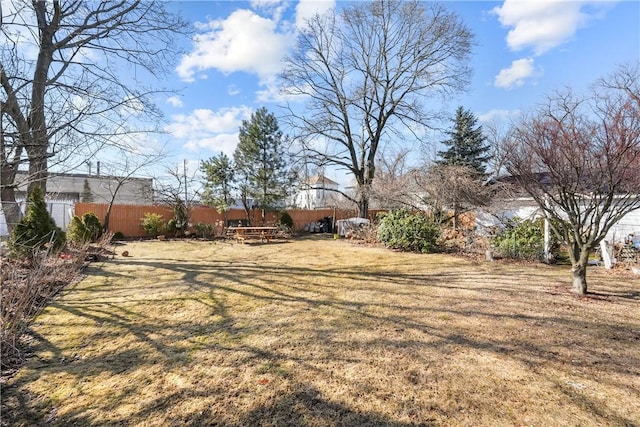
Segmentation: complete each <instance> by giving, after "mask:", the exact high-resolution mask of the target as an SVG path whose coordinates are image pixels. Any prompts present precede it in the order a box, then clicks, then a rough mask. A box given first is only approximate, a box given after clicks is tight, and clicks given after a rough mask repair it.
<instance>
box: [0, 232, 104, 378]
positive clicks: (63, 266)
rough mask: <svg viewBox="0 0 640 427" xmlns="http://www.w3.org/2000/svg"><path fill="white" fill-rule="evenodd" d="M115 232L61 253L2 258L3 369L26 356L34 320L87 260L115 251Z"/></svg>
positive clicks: (0, 331)
mask: <svg viewBox="0 0 640 427" xmlns="http://www.w3.org/2000/svg"><path fill="white" fill-rule="evenodd" d="M112 237H113V233H111V232H109V233H105V234H103V235H102V236H101V237H100V238H99V239H98V241H97V242H96V243H94V244H92V245H89V244H88V243H86V244H85V245H83V246H75V247H73V248H70V251H67V252H64V253H60V254H58V253H57V252H52V251H50V250H47V251H36V252H34V255H33V256H29V257H26V258H24V259H11V258H2V259H0V266H1V267H2V268H1V269H0V270H1V273H0V302H1V304H0V306H1V308H0V334H1V337H0V338H1V340H2V341H1V343H2V356H1V357H2V359H1V360H2V364H1V365H2V371H3V372H4V371H7V370H10V369H12V368H14V367H16V366H18V365H19V364H20V363H21V361H22V359H23V357H24V354H23V351H22V350H21V349H22V348H23V342H22V340H23V338H24V336H25V333H26V332H27V330H28V328H29V326H30V325H31V323H32V322H33V319H34V318H35V317H36V316H37V315H38V314H39V313H40V312H41V311H42V309H43V308H44V307H46V306H47V304H48V303H49V301H51V299H52V298H53V297H54V296H55V295H56V294H57V293H58V292H59V291H60V290H61V289H62V288H64V287H65V286H66V285H67V284H68V283H70V282H71V281H73V280H74V279H75V278H76V277H77V275H78V273H79V271H80V270H81V267H82V265H83V264H84V262H85V260H87V259H88V260H93V259H98V258H100V257H102V256H105V255H107V254H108V253H111V251H109V250H108V245H109V244H110V242H111V238H112Z"/></svg>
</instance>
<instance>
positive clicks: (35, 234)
mask: <svg viewBox="0 0 640 427" xmlns="http://www.w3.org/2000/svg"><path fill="white" fill-rule="evenodd" d="M66 240H67V238H66V234H65V233H64V231H62V230H61V229H60V227H58V226H56V223H55V221H54V220H53V218H52V217H51V215H50V214H49V211H48V210H47V205H46V203H45V202H44V194H43V193H42V189H41V188H40V187H35V188H34V189H33V191H32V192H31V194H30V195H29V205H28V209H27V214H26V215H25V216H24V217H23V218H22V220H21V221H20V222H19V223H18V224H17V225H16V227H15V228H14V230H13V233H12V235H11V239H10V240H9V247H10V248H11V250H12V252H13V253H14V254H16V255H18V256H26V257H30V256H31V255H33V253H34V251H35V250H38V249H42V248H43V247H48V248H50V249H52V250H54V251H58V250H61V249H62V248H63V247H64V245H65V243H66Z"/></svg>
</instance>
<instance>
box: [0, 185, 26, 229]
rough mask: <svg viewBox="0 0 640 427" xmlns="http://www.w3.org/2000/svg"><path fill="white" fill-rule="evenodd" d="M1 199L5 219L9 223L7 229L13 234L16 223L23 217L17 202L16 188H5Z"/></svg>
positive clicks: (0, 203)
mask: <svg viewBox="0 0 640 427" xmlns="http://www.w3.org/2000/svg"><path fill="white" fill-rule="evenodd" d="M0 199H1V202H0V205H1V207H2V213H3V214H4V219H5V221H6V223H7V229H8V230H9V234H11V233H13V229H14V228H15V226H16V224H17V223H19V222H20V219H22V211H20V206H19V205H18V202H16V197H15V190H14V189H13V188H3V189H2V197H1V198H0Z"/></svg>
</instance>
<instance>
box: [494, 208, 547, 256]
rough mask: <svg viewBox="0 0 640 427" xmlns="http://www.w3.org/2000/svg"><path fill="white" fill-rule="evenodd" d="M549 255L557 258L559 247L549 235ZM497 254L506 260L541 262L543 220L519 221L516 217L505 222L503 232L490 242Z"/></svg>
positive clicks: (542, 252)
mask: <svg viewBox="0 0 640 427" xmlns="http://www.w3.org/2000/svg"><path fill="white" fill-rule="evenodd" d="M551 239H552V240H551V253H552V255H553V256H557V254H558V251H559V248H560V245H559V243H558V242H557V240H556V239H555V238H554V237H553V235H551ZM491 244H492V245H493V247H494V248H495V249H496V250H497V252H498V253H499V254H500V255H502V256H504V257H507V258H513V259H524V260H543V258H544V219H543V218H539V219H537V220H535V221H532V220H529V219H527V220H521V219H520V218H518V217H514V218H512V219H509V220H507V222H506V224H505V228H504V230H502V232H500V233H498V234H497V235H496V236H494V237H493V239H492V240H491Z"/></svg>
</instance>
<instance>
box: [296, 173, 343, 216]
mask: <svg viewBox="0 0 640 427" xmlns="http://www.w3.org/2000/svg"><path fill="white" fill-rule="evenodd" d="M338 189H339V184H338V183H337V182H335V181H332V180H330V179H329V178H327V177H326V176H324V175H315V176H313V177H311V178H310V179H309V180H307V181H306V182H303V183H302V185H301V187H300V190H298V193H297V194H296V195H295V197H294V205H295V206H296V207H297V208H300V209H317V208H322V207H327V206H331V205H332V204H334V201H335V200H337V196H338V193H336V192H335V190H338Z"/></svg>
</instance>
